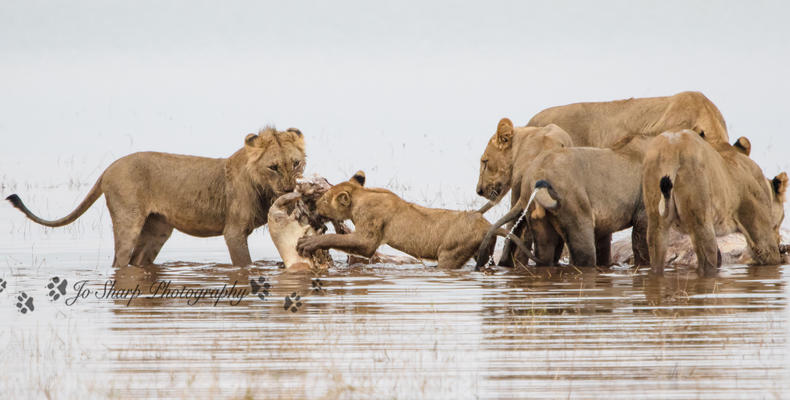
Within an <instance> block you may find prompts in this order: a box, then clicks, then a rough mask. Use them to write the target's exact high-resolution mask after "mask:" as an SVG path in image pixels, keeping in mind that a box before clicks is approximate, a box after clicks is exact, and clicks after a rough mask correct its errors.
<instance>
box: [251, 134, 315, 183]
mask: <svg viewBox="0 0 790 400" xmlns="http://www.w3.org/2000/svg"><path fill="white" fill-rule="evenodd" d="M244 146H245V150H246V151H247V152H248V161H247V169H248V171H249V172H250V176H251V177H252V179H253V180H255V181H256V183H257V184H258V185H260V186H261V187H264V188H269V189H270V190H272V191H273V192H274V193H275V194H276V195H278V196H279V195H282V194H284V193H288V192H291V191H293V190H294V189H295V188H296V180H297V178H300V177H301V176H302V174H303V173H304V168H305V164H306V160H305V151H304V137H303V136H302V132H300V131H299V130H298V129H296V128H289V129H288V130H286V131H277V130H276V129H274V128H265V129H264V130H262V131H261V132H259V133H258V134H257V135H255V134H249V135H247V138H246V139H245V140H244Z"/></svg>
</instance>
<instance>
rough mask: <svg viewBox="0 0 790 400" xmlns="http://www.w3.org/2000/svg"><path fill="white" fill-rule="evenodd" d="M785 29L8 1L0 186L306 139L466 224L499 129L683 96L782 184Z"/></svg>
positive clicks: (566, 7) (326, 161)
mask: <svg viewBox="0 0 790 400" xmlns="http://www.w3.org/2000/svg"><path fill="white" fill-rule="evenodd" d="M788 16H790V7H788V3H786V2H779V1H777V2H760V1H750V2H724V1H716V2H711V1H700V2H689V1H661V2H655V1H650V2H635V1H595V2H586V1H585V2H582V1H578V2H571V1H564V2H563V1H546V2H522V1H514V2H492V1H486V2H479V3H472V2H449V1H448V2H430V3H428V2H424V1H415V2H409V1H393V2H367V1H360V2H300V1H292V2H282V1H278V2H270V3H267V2H264V3H261V2H195V1H183V2H174V1H170V2H166V1H147V2H146V1H134V2H128V1H104V0H103V1H80V2H55V1H52V2H47V1H43V2H42V1H29V0H24V1H3V2H2V3H0V54H2V62H0V77H1V78H0V93H2V95H0V138H2V142H0V143H2V144H1V145H0V178H1V179H3V180H5V181H6V182H15V183H18V184H19V183H28V184H33V185H38V184H41V185H43V184H53V183H58V182H62V181H64V180H68V179H79V180H83V181H86V182H91V183H92V182H93V180H95V179H96V178H97V177H98V175H99V174H100V173H101V171H102V170H103V169H104V168H105V167H106V166H107V165H109V163H110V162H111V161H112V160H114V159H116V158H118V157H120V156H123V155H125V154H128V153H131V152H134V151H141V150H157V151H167V152H174V153H186V154H195V155H205V156H213V157H219V156H228V155H230V154H231V153H232V152H233V151H235V150H236V149H237V148H238V147H240V146H241V144H242V140H243V138H244V136H245V134H246V133H249V132H252V131H255V130H257V129H258V128H260V127H262V126H264V125H266V124H276V125H277V126H278V127H281V128H286V127H290V126H295V127H298V128H300V129H301V130H302V131H303V132H304V134H305V137H306V140H307V148H308V150H307V151H308V172H316V173H319V174H321V175H324V176H327V177H328V178H329V179H330V180H331V181H337V180H340V179H347V178H348V177H349V176H350V175H351V174H352V173H353V172H354V171H356V170H358V169H363V170H365V171H366V172H367V175H368V182H369V184H370V185H373V186H390V187H391V188H393V189H395V190H396V192H398V193H401V194H403V195H404V196H406V197H407V199H408V200H412V201H417V202H419V203H421V204H426V205H433V206H443V207H448V208H471V207H476V206H479V205H481V204H483V200H482V199H480V198H479V197H477V195H476V194H475V193H474V190H475V183H476V181H477V172H478V159H479V157H480V154H481V153H482V151H483V148H484V146H485V144H486V142H487V140H488V138H489V137H490V135H491V134H492V133H493V131H494V128H495V126H496V122H497V121H498V119H499V118H501V117H505V116H506V117H509V118H511V119H512V120H513V121H514V122H515V123H517V124H520V125H523V124H526V122H527V121H528V120H529V118H530V117H531V116H532V115H534V114H535V113H537V112H538V111H540V110H541V109H543V108H546V107H549V106H554V105H560V104H567V103H571V102H577V101H603V100H613V99H620V98H626V97H644V96H661V95H670V94H674V93H677V92H680V91H684V90H699V91H702V92H703V93H705V94H706V95H707V96H708V97H709V98H710V99H711V100H712V101H713V102H714V103H716V104H717V105H718V107H719V108H720V110H721V111H722V113H723V114H724V117H725V119H726V121H727V123H728V125H729V128H730V138H731V140H734V139H735V138H737V137H738V136H747V137H749V138H750V139H751V141H752V145H753V154H752V155H753V158H755V160H757V162H758V163H759V164H760V165H761V166H762V167H763V169H764V171H765V172H766V174H767V175H770V176H773V175H776V173H778V172H779V171H780V170H790V161H788V160H787V158H786V156H785V154H786V150H785V149H786V148H787V145H788V143H790V142H789V141H788V135H787V132H788V128H790V124H789V123H788V115H790V107H788V102H787V100H786V98H787V97H786V96H787V93H788V92H789V91H790V83H789V82H790V80H789V79H788V71H790V28H788V24H787V18H788ZM64 160H71V162H70V163H65V164H64ZM437 182H438V183H437ZM71 207H73V204H64V205H63V210H64V211H67V210H71ZM489 218H492V217H491V216H489Z"/></svg>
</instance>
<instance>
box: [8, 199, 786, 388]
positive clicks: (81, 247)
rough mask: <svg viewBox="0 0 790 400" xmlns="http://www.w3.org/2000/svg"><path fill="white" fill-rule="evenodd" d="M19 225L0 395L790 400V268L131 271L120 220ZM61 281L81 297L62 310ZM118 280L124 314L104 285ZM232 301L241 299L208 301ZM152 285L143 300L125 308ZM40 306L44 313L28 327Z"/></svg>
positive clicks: (174, 261) (176, 267)
mask: <svg viewBox="0 0 790 400" xmlns="http://www.w3.org/2000/svg"><path fill="white" fill-rule="evenodd" d="M34 202H35V200H34ZM36 207H38V209H42V208H44V209H47V206H46V203H44V202H41V203H39V204H37V205H36ZM53 208H55V207H54V206H53ZM95 208H96V207H95ZM13 212H14V210H11V209H10V207H4V208H2V209H0V239H2V240H0V264H3V267H2V270H0V278H2V279H3V280H4V281H5V282H6V287H5V288H4V290H3V292H2V293H0V321H2V322H0V391H1V392H0V398H43V397H47V396H49V397H51V398H77V397H81V398H105V397H116V398H138V397H152V396H159V397H173V398H187V397H188V398H228V397H230V398H266V399H271V398H274V399H276V398H301V397H311V398H473V397H480V398H524V397H529V398H551V399H554V398H568V397H570V398H607V399H614V398H624V399H632V398H682V399H685V398H710V399H721V398H748V399H753V398H783V397H786V396H787V393H790V366H789V365H788V359H789V357H788V355H789V354H790V352H788V350H789V349H788V346H789V345H788V331H789V330H790V329H789V327H790V325H788V308H787V299H788V288H787V281H788V278H789V275H790V267H788V266H778V267H749V266H726V267H724V268H723V269H722V271H721V273H720V274H719V276H718V277H716V278H698V277H697V276H696V275H695V274H694V273H693V271H689V270H685V269H681V270H677V271H676V270H669V271H667V273H666V274H665V275H664V277H654V276H650V275H648V274H647V273H646V271H635V270H634V269H633V268H617V269H582V270H577V269H574V268H538V269H529V270H508V269H501V270H499V271H498V272H496V273H495V274H492V275H485V274H481V273H476V272H473V271H471V266H467V267H466V269H464V270H461V271H439V270H436V269H434V268H431V267H426V266H424V265H406V266H392V265H374V266H359V265H357V266H348V265H345V264H342V263H340V264H339V265H338V267H337V268H335V269H333V270H331V271H329V272H328V273H326V274H324V275H322V276H318V277H316V276H312V275H309V274H292V273H286V272H284V271H283V270H281V269H279V268H278V267H277V266H276V261H277V260H276V256H275V254H276V253H273V250H272V247H271V244H270V241H269V240H268V236H266V235H264V234H257V233H256V234H255V235H253V236H252V237H251V239H250V242H251V247H253V248H255V249H258V250H256V251H258V252H259V253H258V254H257V255H256V254H255V253H254V254H253V257H254V258H257V259H262V260H261V261H258V262H257V263H256V265H255V266H254V267H251V268H247V269H240V268H235V267H231V266H227V265H222V264H217V262H222V261H223V260H226V259H227V251H226V250H225V248H224V244H223V243H222V240H221V239H216V240H215V239H190V238H186V237H184V236H179V235H175V236H174V238H173V239H172V243H168V244H167V245H166V246H165V248H164V250H163V253H162V255H161V256H160V259H159V260H160V261H161V262H162V264H161V265H159V266H156V267H150V268H145V269H140V268H133V267H130V268H124V269H122V270H118V271H115V270H112V269H111V268H109V267H108V266H109V265H110V264H111V261H112V252H111V235H110V234H109V221H108V219H106V216H103V215H104V214H102V213H103V212H104V211H102V210H97V211H90V212H93V213H95V214H94V215H88V216H87V219H86V221H85V222H80V223H78V224H77V225H75V226H74V227H71V228H64V229H61V230H51V229H42V228H39V227H37V226H33V225H30V224H29V223H25V222H22V221H21V220H20V219H19V218H17V216H16V215H15V214H14V213H13ZM52 214H55V212H51V213H50V215H52ZM267 246H268V247H267ZM267 252H268V253H269V254H265V253H267ZM260 253H264V254H263V255H261V254H260ZM179 260H196V261H199V262H197V263H189V262H184V261H179ZM55 276H57V277H58V278H59V283H58V284H61V282H63V280H66V281H67V284H66V285H64V288H65V294H63V295H60V292H59V289H58V287H57V285H56V286H55V291H56V292H55V293H57V294H58V295H60V296H59V298H58V299H57V300H54V301H53V300H50V298H49V297H50V296H49V293H50V289H48V288H46V285H47V284H48V283H49V282H50V279H51V278H53V277H55ZM251 279H252V280H254V281H255V282H256V285H258V286H259V287H260V289H259V290H258V291H257V293H255V294H253V293H251V292H250V290H251V289H252V288H251V286H250V283H249V281H250V280H251ZM108 282H109V283H108ZM113 283H114V285H115V286H114V289H116V290H118V291H116V292H114V295H115V298H113V296H112V295H110V294H109V290H108V289H109V288H105V285H111V284H113ZM234 283H235V288H234V286H233V285H234ZM265 284H266V285H268V286H265ZM160 285H169V286H168V289H170V291H169V292H167V293H168V294H167V295H162V293H163V292H162V286H160ZM1 286H2V285H1V284H0V287H1ZM223 287H225V288H226V290H228V289H229V288H230V289H234V290H236V292H233V295H231V296H229V297H222V298H220V299H219V300H217V299H216V292H200V290H201V289H203V290H221V289H222V288H223ZM134 288H139V290H140V293H139V294H136V297H135V298H134V299H131V300H130V299H129V296H126V297H123V296H122V295H123V294H124V293H123V292H121V291H120V290H121V289H134ZM157 288H159V291H158V292H156V291H155V290H156V289H157ZM182 288H184V289H186V290H183V291H182ZM79 289H82V292H79ZM152 289H153V290H154V291H155V292H154V293H152ZM239 290H243V291H244V292H239ZM21 292H25V294H26V295H28V297H31V298H33V305H34V309H32V310H30V311H28V312H26V313H24V314H23V313H21V312H19V311H18V307H17V306H16V303H17V296H19V295H20V293H21ZM78 293H81V295H80V296H79V297H76V296H77V295H78ZM199 293H203V294H204V295H205V297H201V298H197V297H196V296H198V294H199ZM226 293H227V292H226ZM292 294H294V295H295V296H299V298H298V299H295V298H293V299H292V300H290V303H289V305H290V307H289V309H287V310H286V307H285V305H286V297H289V296H290V295H292ZM82 296H84V297H82Z"/></svg>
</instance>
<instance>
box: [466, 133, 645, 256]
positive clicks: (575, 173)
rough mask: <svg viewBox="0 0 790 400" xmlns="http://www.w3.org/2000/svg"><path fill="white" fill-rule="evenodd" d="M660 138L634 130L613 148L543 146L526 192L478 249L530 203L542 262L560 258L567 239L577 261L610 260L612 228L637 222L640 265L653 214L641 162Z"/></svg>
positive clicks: (635, 233)
mask: <svg viewBox="0 0 790 400" xmlns="http://www.w3.org/2000/svg"><path fill="white" fill-rule="evenodd" d="M653 139H654V138H653V137H652V136H645V135H632V136H629V137H626V138H623V139H621V140H620V141H619V142H617V143H615V144H614V146H613V147H612V148H611V149H601V148H594V147H569V148H559V149H554V150H550V151H546V152H543V153H542V154H541V155H540V156H538V158H537V159H535V160H534V161H533V162H532V165H531V166H530V168H529V169H528V170H527V171H526V173H525V174H524V176H525V179H524V180H523V181H522V182H521V185H522V189H521V190H520V192H521V193H524V195H523V196H521V198H520V199H519V201H518V202H517V203H516V205H515V206H514V207H513V208H512V209H511V210H510V211H509V212H508V213H507V214H506V215H505V216H504V217H503V218H502V219H500V220H499V221H497V222H496V223H495V224H494V225H492V227H491V228H490V229H489V233H488V234H487V235H486V238H485V239H484V240H483V241H482V242H481V247H480V250H479V255H478V265H480V259H481V255H483V254H484V253H485V252H486V251H487V248H488V246H489V245H490V244H489V240H491V239H493V235H492V234H491V229H497V228H498V227H500V226H502V225H503V224H505V223H508V222H511V221H513V220H514V219H516V218H518V217H519V216H520V215H522V213H523V212H524V209H525V208H526V207H527V206H528V201H529V200H528V198H529V197H532V196H530V195H527V193H530V194H532V193H533V192H534V205H535V207H534V209H532V211H531V212H529V216H528V218H529V224H528V226H529V227H530V233H531V235H532V237H533V239H534V241H535V254H534V256H535V257H536V258H537V261H538V264H539V265H554V264H556V263H557V261H558V259H559V256H560V253H561V252H562V247H563V244H565V243H567V245H568V250H569V251H570V256H571V264H574V265H578V266H593V265H600V266H609V265H610V264H611V260H610V257H611V241H612V233H614V232H618V231H620V230H623V229H626V228H629V227H633V230H632V245H633V248H634V254H636V263H637V265H646V264H647V261H648V259H647V253H648V252H647V242H646V240H645V232H646V230H647V220H646V217H645V211H644V205H643V203H642V185H641V183H642V175H641V166H642V160H643V158H644V156H645V151H646V150H647V148H648V147H649V146H650V142H651V141H652V140H653Z"/></svg>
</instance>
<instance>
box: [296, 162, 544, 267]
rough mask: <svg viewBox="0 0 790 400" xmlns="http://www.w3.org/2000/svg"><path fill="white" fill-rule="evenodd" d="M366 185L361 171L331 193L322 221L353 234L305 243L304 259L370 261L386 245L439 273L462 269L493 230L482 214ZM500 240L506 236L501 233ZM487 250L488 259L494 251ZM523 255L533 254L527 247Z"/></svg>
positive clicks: (321, 207)
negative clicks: (320, 254) (341, 255)
mask: <svg viewBox="0 0 790 400" xmlns="http://www.w3.org/2000/svg"><path fill="white" fill-rule="evenodd" d="M364 183H365V174H364V172H362V171H359V172H357V173H356V174H354V176H353V177H352V178H351V179H349V180H348V181H347V182H342V183H340V184H337V185H335V186H333V187H332V188H331V189H329V190H328V191H327V192H326V193H325V194H324V195H323V196H322V197H321V198H320V199H319V200H318V203H317V211H318V213H319V214H320V215H322V216H324V217H326V218H329V219H331V220H335V221H344V220H351V221H352V222H353V223H354V226H355V231H354V232H352V233H349V234H326V235H318V236H308V237H303V238H301V239H299V243H298V245H297V248H298V249H299V251H300V252H301V253H302V254H305V255H306V254H310V253H312V252H314V251H316V250H319V249H329V248H332V249H337V250H341V251H344V252H346V253H350V254H356V255H360V256H363V257H371V256H373V254H374V253H375V251H376V249H377V248H378V247H379V246H381V245H383V244H388V245H390V246H392V247H393V248H395V249H397V250H400V251H402V252H404V253H406V254H409V255H411V256H414V257H417V258H421V259H428V260H437V261H438V262H439V263H438V267H439V268H460V267H462V266H463V265H464V264H465V263H466V261H468V260H469V259H470V258H472V256H474V254H475V252H476V251H477V249H478V247H479V245H480V240H481V239H482V238H483V235H484V234H485V233H486V231H488V228H489V227H490V226H491V224H490V223H489V222H488V221H486V219H485V218H484V217H483V215H482V214H481V213H479V212H476V211H454V210H444V209H437V208H426V207H421V206H418V205H416V204H413V203H409V202H407V201H405V200H403V199H401V198H400V197H398V196H397V195H396V194H394V193H392V192H390V191H389V190H386V189H377V188H366V187H364ZM497 234H499V235H502V236H506V235H507V232H505V231H504V230H501V229H500V230H498V231H497ZM516 243H517V244H519V245H521V246H523V243H521V242H520V241H516ZM520 248H521V247H520ZM488 250H489V253H488V254H487V255H486V257H487V256H488V255H490V252H491V251H493V248H490V249H488ZM523 251H526V252H529V250H528V249H526V247H524V248H523ZM530 254H531V253H530Z"/></svg>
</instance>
